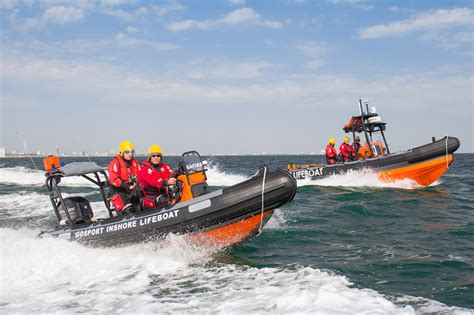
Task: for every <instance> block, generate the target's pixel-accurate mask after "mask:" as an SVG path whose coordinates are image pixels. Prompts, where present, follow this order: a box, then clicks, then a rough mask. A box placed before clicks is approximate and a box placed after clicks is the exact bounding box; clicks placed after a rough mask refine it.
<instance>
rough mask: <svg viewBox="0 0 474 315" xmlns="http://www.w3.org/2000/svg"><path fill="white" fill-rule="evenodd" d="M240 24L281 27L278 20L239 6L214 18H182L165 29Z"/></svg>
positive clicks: (181, 29)
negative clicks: (182, 19) (218, 17)
mask: <svg viewBox="0 0 474 315" xmlns="http://www.w3.org/2000/svg"><path fill="white" fill-rule="evenodd" d="M241 24H256V25H260V26H263V27H268V28H275V29H277V28H281V27H282V24H281V23H280V22H278V21H273V20H265V19H263V18H262V17H261V16H260V15H259V14H258V13H257V12H255V11H254V10H253V9H251V8H241V9H238V10H235V11H232V12H230V13H229V14H227V15H226V16H224V17H222V18H220V19H216V20H200V21H199V20H184V21H178V22H174V23H171V24H169V25H168V26H167V29H168V30H170V31H173V32H181V31H186V30H190V29H200V30H210V29H216V28H220V27H228V26H235V25H241Z"/></svg>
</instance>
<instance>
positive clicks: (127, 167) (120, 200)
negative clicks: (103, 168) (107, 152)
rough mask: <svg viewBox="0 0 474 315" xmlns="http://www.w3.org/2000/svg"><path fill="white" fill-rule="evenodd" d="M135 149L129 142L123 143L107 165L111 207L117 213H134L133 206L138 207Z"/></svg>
mask: <svg viewBox="0 0 474 315" xmlns="http://www.w3.org/2000/svg"><path fill="white" fill-rule="evenodd" d="M134 154H135V147H134V146H133V144H132V143H131V142H130V141H123V142H122V143H120V146H119V153H118V154H117V156H115V157H114V159H113V160H112V161H111V162H110V163H109V166H108V168H107V170H108V171H109V184H110V190H111V192H112V200H111V201H112V205H113V206H114V208H115V211H116V212H117V213H120V212H122V211H123V213H124V212H125V210H130V211H136V210H138V208H136V207H132V206H133V205H137V206H138V207H139V205H140V197H141V192H140V190H139V188H138V185H137V181H136V178H137V176H138V172H139V171H140V163H138V161H137V160H135V158H134V157H133V156H134Z"/></svg>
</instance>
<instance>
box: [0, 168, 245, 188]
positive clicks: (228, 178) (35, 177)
mask: <svg viewBox="0 0 474 315" xmlns="http://www.w3.org/2000/svg"><path fill="white" fill-rule="evenodd" d="M206 173H207V177H208V185H209V186H219V187H227V186H232V185H235V184H238V183H240V182H243V181H245V180H247V179H248V178H249V177H248V176H245V175H240V174H232V173H227V172H224V171H222V170H221V169H220V168H219V165H218V164H217V163H211V164H210V165H209V170H208V171H207V172H206ZM0 178H2V181H3V183H4V184H11V185H19V186H29V187H31V186H36V187H39V186H42V185H44V183H45V179H46V177H45V176H44V172H43V171H40V170H34V169H30V168H26V167H22V166H18V167H6V168H0ZM61 185H62V186H69V187H96V186H95V185H94V184H92V183H90V182H88V181H87V180H85V179H83V178H80V177H65V178H63V179H62V182H61Z"/></svg>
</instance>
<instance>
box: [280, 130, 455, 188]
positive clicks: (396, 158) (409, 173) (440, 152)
mask: <svg viewBox="0 0 474 315" xmlns="http://www.w3.org/2000/svg"><path fill="white" fill-rule="evenodd" d="M459 146H460V142H459V140H458V139H457V138H454V137H445V138H443V139H440V140H438V141H435V142H433V143H429V144H426V145H423V146H420V147H416V148H413V149H411V150H408V151H404V152H399V153H394V154H390V155H387V156H382V157H378V158H370V159H366V160H362V161H353V162H347V163H344V164H334V165H312V166H307V167H305V166H303V167H301V168H297V169H290V170H288V172H289V173H290V174H291V175H292V176H293V177H294V178H295V179H297V180H304V179H312V180H314V179H319V178H323V177H326V176H329V175H334V174H343V173H346V172H348V171H352V170H362V169H372V170H374V171H375V172H376V173H377V175H378V176H379V178H380V179H381V180H383V181H394V180H403V179H410V180H413V181H414V182H416V183H417V184H419V185H422V186H428V185H430V184H432V183H433V182H435V181H436V180H437V179H439V178H440V177H441V176H442V175H443V174H444V172H445V171H446V170H447V169H448V168H449V165H450V164H451V163H452V161H453V156H452V153H453V152H455V151H456V150H457V149H458V148H459Z"/></svg>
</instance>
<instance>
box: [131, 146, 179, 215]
mask: <svg viewBox="0 0 474 315" xmlns="http://www.w3.org/2000/svg"><path fill="white" fill-rule="evenodd" d="M161 153H162V152H161V147H160V146H159V145H157V144H154V145H152V146H151V147H150V148H149V149H148V161H145V162H143V164H142V168H141V170H140V172H139V173H138V182H139V183H140V186H142V187H143V191H144V193H145V198H144V199H143V206H144V208H146V209H151V208H155V207H157V206H161V205H163V206H166V205H168V202H169V198H168V196H167V194H166V192H165V191H164V189H165V188H166V186H167V185H174V184H176V178H173V177H171V178H170V176H171V174H172V173H173V170H172V169H171V168H170V167H169V166H168V164H165V163H163V161H162V159H163V157H162V154H161Z"/></svg>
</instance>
